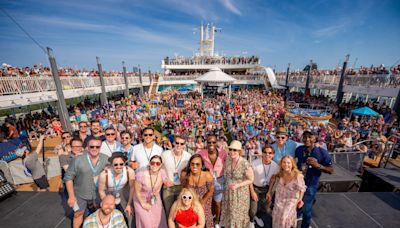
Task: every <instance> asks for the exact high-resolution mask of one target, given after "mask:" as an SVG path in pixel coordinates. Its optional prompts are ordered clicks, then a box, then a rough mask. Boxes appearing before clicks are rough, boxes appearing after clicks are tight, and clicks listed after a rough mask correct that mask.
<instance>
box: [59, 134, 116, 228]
mask: <svg viewBox="0 0 400 228" xmlns="http://www.w3.org/2000/svg"><path fill="white" fill-rule="evenodd" d="M100 146H101V141H100V140H98V139H92V140H90V141H89V145H88V147H87V150H88V151H87V152H85V153H84V154H83V155H81V156H77V157H74V158H73V159H72V160H71V163H70V165H69V167H68V170H67V172H66V174H65V177H64V181H65V186H66V188H67V191H68V201H67V203H68V206H70V207H71V208H73V210H74V220H73V227H74V228H78V227H80V226H81V225H82V222H83V215H84V212H85V210H86V208H87V209H88V210H89V212H94V211H95V205H96V198H97V194H96V193H97V187H96V186H97V184H98V175H99V174H100V172H101V171H102V170H103V169H104V167H105V166H106V165H107V158H108V157H107V156H106V155H104V154H100ZM122 219H123V218H122Z"/></svg>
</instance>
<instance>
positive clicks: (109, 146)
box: [100, 128, 121, 157]
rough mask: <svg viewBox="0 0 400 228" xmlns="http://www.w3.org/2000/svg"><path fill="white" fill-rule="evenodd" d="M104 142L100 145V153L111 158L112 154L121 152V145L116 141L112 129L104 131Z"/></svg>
mask: <svg viewBox="0 0 400 228" xmlns="http://www.w3.org/2000/svg"><path fill="white" fill-rule="evenodd" d="M105 135H106V140H105V141H103V142H102V143H101V148H100V153H102V154H105V155H107V156H108V157H111V155H112V153H114V152H119V151H121V143H120V142H118V141H116V140H115V138H116V132H115V129H114V128H107V129H106V134H105Z"/></svg>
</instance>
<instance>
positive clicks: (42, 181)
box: [33, 175, 49, 189]
mask: <svg viewBox="0 0 400 228" xmlns="http://www.w3.org/2000/svg"><path fill="white" fill-rule="evenodd" d="M33 181H34V182H35V184H36V185H37V186H38V187H39V188H40V189H47V188H48V187H49V181H47V178H46V176H45V175H43V176H42V177H41V178H39V179H36V180H33Z"/></svg>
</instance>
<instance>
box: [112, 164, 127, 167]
mask: <svg viewBox="0 0 400 228" xmlns="http://www.w3.org/2000/svg"><path fill="white" fill-rule="evenodd" d="M113 165H114V167H117V166H124V165H125V164H124V163H115V164H113Z"/></svg>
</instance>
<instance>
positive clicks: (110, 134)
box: [106, 133, 115, 136]
mask: <svg viewBox="0 0 400 228" xmlns="http://www.w3.org/2000/svg"><path fill="white" fill-rule="evenodd" d="M114 135H115V133H107V134H106V136H114Z"/></svg>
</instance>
